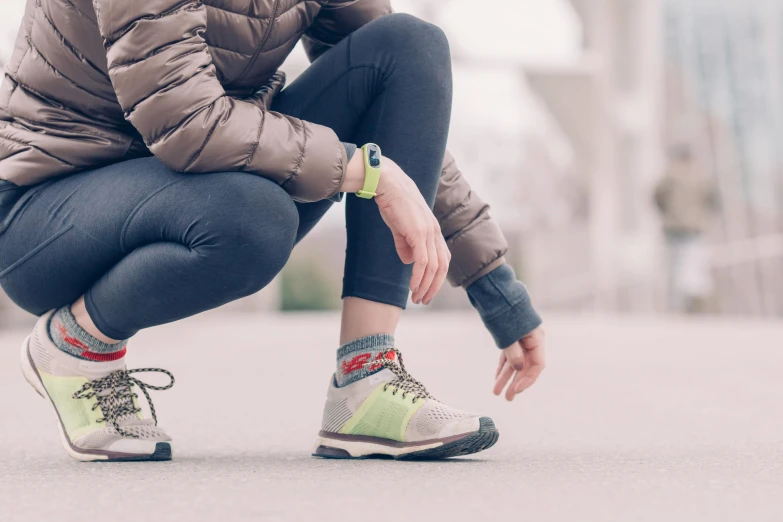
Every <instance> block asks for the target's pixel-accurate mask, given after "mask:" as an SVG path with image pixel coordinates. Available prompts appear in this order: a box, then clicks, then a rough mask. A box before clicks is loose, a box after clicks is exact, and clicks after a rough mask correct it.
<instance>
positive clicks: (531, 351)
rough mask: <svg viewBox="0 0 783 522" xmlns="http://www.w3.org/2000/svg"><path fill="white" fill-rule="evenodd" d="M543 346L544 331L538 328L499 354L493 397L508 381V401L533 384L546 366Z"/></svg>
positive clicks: (498, 393)
mask: <svg viewBox="0 0 783 522" xmlns="http://www.w3.org/2000/svg"><path fill="white" fill-rule="evenodd" d="M545 344H546V342H545V334H544V329H543V328H542V327H540V326H539V327H538V328H536V329H535V330H533V331H532V332H531V333H530V334H528V335H526V336H525V337H523V338H522V339H520V340H519V341H517V342H516V343H514V344H512V345H511V346H509V347H508V348H506V349H504V350H503V351H502V352H501V353H500V364H498V369H497V372H495V390H494V391H495V395H500V394H501V393H502V392H503V388H506V384H508V382H509V380H511V384H509V385H508V388H506V399H507V400H509V401H513V400H514V397H516V395H517V394H519V393H522V392H523V391H525V390H527V389H528V388H530V387H531V386H533V384H535V382H536V380H537V379H538V376H539V375H541V372H542V371H544V366H545V365H546V352H545V348H544V346H545ZM512 375H513V376H514V378H513V379H511V377H512Z"/></svg>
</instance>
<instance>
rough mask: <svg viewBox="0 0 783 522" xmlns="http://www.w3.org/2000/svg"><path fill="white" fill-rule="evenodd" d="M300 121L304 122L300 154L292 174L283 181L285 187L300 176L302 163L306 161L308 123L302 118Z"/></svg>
mask: <svg viewBox="0 0 783 522" xmlns="http://www.w3.org/2000/svg"><path fill="white" fill-rule="evenodd" d="M299 122H300V123H301V124H302V144H301V145H300V146H299V156H298V157H297V158H296V161H295V162H294V168H293V170H292V172H291V175H290V176H289V177H288V179H286V180H285V181H284V182H283V184H282V185H281V187H285V186H286V185H288V184H289V183H291V182H293V181H294V180H295V179H296V178H297V177H298V176H299V170H300V169H301V168H302V163H304V157H305V151H307V125H305V122H303V121H302V120H299Z"/></svg>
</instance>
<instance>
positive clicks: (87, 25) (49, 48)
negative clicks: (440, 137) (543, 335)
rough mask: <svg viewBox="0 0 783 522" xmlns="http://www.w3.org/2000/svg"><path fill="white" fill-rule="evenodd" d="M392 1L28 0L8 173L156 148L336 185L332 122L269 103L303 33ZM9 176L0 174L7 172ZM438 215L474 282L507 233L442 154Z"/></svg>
mask: <svg viewBox="0 0 783 522" xmlns="http://www.w3.org/2000/svg"><path fill="white" fill-rule="evenodd" d="M389 12H391V7H390V5H389V0H204V1H203V2H201V1H197V0H28V3H27V8H26V12H25V15H24V19H23V22H22V27H21V29H20V31H19V36H18V38H17V41H16V47H15V50H14V53H13V56H12V58H11V60H10V63H9V65H8V67H7V68H6V72H5V77H4V80H3V83H2V87H0V180H5V181H6V182H10V183H13V184H16V185H34V184H37V183H40V182H42V181H44V180H47V179H50V178H53V177H56V176H61V175H64V174H68V173H72V172H75V171H79V170H83V169H88V168H95V167H98V166H102V165H106V164H110V163H116V162H119V161H123V160H127V159H131V158H135V157H140V156H147V155H149V154H154V155H155V156H156V157H157V158H158V159H160V160H161V161H162V162H163V163H165V164H166V165H168V166H169V167H171V168H172V169H175V170H177V171H181V172H210V171H230V170H237V171H246V172H251V173H254V174H258V175H260V176H264V177H267V178H269V179H272V180H274V181H275V182H277V183H278V184H280V185H281V186H282V187H283V188H284V189H285V190H286V191H287V192H288V193H289V194H290V195H291V197H292V198H294V199H296V200H297V201H318V200H321V199H325V198H329V197H331V196H332V195H334V194H335V193H336V192H338V191H339V189H340V185H341V182H342V178H343V175H344V172H345V168H346V163H347V160H346V154H345V149H344V147H343V145H342V144H341V142H340V141H339V140H338V138H337V136H336V135H335V133H334V132H333V131H332V130H331V129H329V128H327V127H323V126H320V125H315V124H313V123H309V122H305V121H301V120H299V119H296V118H291V117H287V116H284V115H282V114H279V113H275V112H272V111H269V110H267V107H268V106H269V104H270V102H271V99H272V97H273V96H274V95H275V94H276V93H277V92H278V91H279V89H280V88H282V84H283V81H284V76H282V75H281V74H279V73H277V70H278V67H279V66H280V65H281V64H282V62H283V61H284V60H285V58H286V57H287V56H288V54H289V53H290V52H291V50H292V49H293V47H294V46H295V45H296V43H297V42H298V41H299V40H300V39H302V40H303V43H304V45H305V49H306V51H307V53H308V55H309V57H310V59H311V60H312V59H315V58H317V57H318V56H319V55H320V54H321V53H323V52H325V51H326V50H327V49H329V48H330V47H331V46H333V45H335V44H336V43H338V42H339V41H340V40H341V39H342V38H344V37H345V36H347V35H348V34H350V33H351V32H352V31H354V30H356V29H358V28H359V27H361V26H362V25H363V24H365V23H367V22H369V21H371V20H373V19H375V18H377V17H379V16H383V15H385V14H387V13H389ZM0 183H2V181H0ZM435 213H436V216H437V218H438V219H439V220H440V223H441V228H442V230H443V233H444V235H445V237H446V238H447V240H448V243H449V246H450V248H451V251H452V264H451V268H450V272H449V279H450V281H451V282H452V284H455V285H463V286H467V285H469V284H470V283H472V282H473V281H474V280H476V279H478V278H479V277H481V276H482V275H484V274H486V273H488V272H490V271H491V270H493V269H494V268H495V267H497V266H499V265H500V264H501V263H502V262H503V259H502V256H503V255H504V253H505V251H506V243H505V240H504V239H503V236H502V234H501V233H500V230H499V229H498V227H497V226H496V224H495V223H494V222H492V221H491V220H490V218H489V216H488V214H487V205H486V204H485V203H483V202H482V201H481V200H480V199H479V198H478V197H477V196H476V195H475V194H474V193H473V192H471V190H470V187H469V186H468V184H467V182H466V181H465V179H464V178H463V177H462V175H461V173H460V171H459V169H458V168H457V166H456V163H455V162H454V159H453V158H452V157H451V155H447V157H446V160H445V162H444V167H443V172H442V176H441V183H440V188H439V190H438V196H437V203H436V205H435Z"/></svg>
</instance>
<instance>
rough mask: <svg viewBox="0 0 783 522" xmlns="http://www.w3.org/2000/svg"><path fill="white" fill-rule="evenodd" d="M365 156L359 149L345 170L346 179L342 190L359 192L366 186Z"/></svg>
mask: <svg viewBox="0 0 783 522" xmlns="http://www.w3.org/2000/svg"><path fill="white" fill-rule="evenodd" d="M364 176H365V173H364V158H363V157H362V154H361V151H357V152H356V154H354V155H353V157H352V158H351V160H350V161H349V162H348V167H347V168H346V170H345V180H344V181H343V186H342V188H341V189H340V190H341V191H342V192H358V191H360V190H361V189H362V187H363V186H364Z"/></svg>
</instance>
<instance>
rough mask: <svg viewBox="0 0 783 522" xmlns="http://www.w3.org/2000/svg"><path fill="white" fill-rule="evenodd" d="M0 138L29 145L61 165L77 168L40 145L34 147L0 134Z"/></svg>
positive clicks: (29, 145) (27, 144)
mask: <svg viewBox="0 0 783 522" xmlns="http://www.w3.org/2000/svg"><path fill="white" fill-rule="evenodd" d="M0 140H5V141H10V142H11V143H16V144H17V145H24V146H25V147H30V148H31V149H35V150H37V151H38V152H40V153H41V154H44V155H46V156H48V157H50V158H52V159H55V160H57V161H59V162H60V163H62V164H63V165H66V166H68V167H70V168H72V169H75V168H77V167H76V165H73V164H71V163H70V162H68V161H65V160H64V159H62V158H58V157H57V156H55V155H54V154H52V153H51V152H47V151H45V150H43V149H42V148H40V147H36V146H35V145H33V144H32V143H26V142H24V141H20V140H17V139H13V138H9V137H8V136H0Z"/></svg>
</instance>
